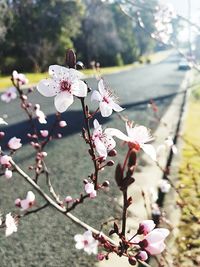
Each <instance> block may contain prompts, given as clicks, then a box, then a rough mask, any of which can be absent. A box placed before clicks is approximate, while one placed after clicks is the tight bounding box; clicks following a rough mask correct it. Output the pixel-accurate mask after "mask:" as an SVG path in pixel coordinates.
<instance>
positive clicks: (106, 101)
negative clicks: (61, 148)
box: [91, 79, 124, 117]
mask: <svg viewBox="0 0 200 267" xmlns="http://www.w3.org/2000/svg"><path fill="white" fill-rule="evenodd" d="M98 89H99V92H98V91H97V90H94V91H93V93H92V96H91V101H98V102H99V109H100V112H101V115H102V116H103V117H109V116H110V115H111V114H112V111H113V110H114V111H116V112H120V111H122V110H124V109H123V108H121V107H120V106H119V105H118V104H117V103H116V100H115V97H114V96H113V94H112V93H111V91H109V90H108V89H107V88H106V86H105V83H104V81H103V79H101V80H100V81H99V83H98Z"/></svg>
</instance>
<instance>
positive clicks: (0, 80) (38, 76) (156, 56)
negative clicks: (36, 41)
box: [0, 50, 171, 91]
mask: <svg viewBox="0 0 200 267" xmlns="http://www.w3.org/2000/svg"><path fill="white" fill-rule="evenodd" d="M170 53H171V50H167V51H160V52H157V53H152V54H149V55H145V56H142V57H141V63H147V61H148V60H149V63H158V62H160V61H162V60H164V59H165V58H166V57H167V56H168V55H169V54H170ZM140 65H141V64H140V63H139V62H134V63H133V64H127V65H124V66H113V67H105V68H100V73H101V75H106V74H111V73H116V72H120V71H126V70H129V69H130V68H136V67H138V66H140ZM82 72H83V73H84V74H85V75H86V76H92V75H93V76H95V74H96V73H95V71H94V70H93V69H85V70H83V71H82ZM25 75H26V76H27V78H28V79H29V83H30V85H35V84H36V83H38V82H39V81H40V80H42V79H45V78H47V77H48V76H49V75H48V72H44V73H25ZM10 86H12V82H11V80H10V76H0V91H3V90H4V89H5V88H8V87H10Z"/></svg>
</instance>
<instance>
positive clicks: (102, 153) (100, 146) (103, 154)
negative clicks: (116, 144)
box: [94, 138, 107, 158]
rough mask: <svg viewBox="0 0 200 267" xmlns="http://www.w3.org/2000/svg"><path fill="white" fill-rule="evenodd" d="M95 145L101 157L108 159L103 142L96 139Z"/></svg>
mask: <svg viewBox="0 0 200 267" xmlns="http://www.w3.org/2000/svg"><path fill="white" fill-rule="evenodd" d="M94 144H95V147H96V151H97V152H98V154H99V156H100V157H103V158H106V157H107V148H106V146H105V145H104V143H103V142H102V141H101V140H99V138H96V139H95V140H94Z"/></svg>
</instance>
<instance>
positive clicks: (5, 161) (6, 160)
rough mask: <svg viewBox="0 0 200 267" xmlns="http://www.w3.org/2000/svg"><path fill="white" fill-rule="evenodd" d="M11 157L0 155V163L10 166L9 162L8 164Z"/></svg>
mask: <svg viewBox="0 0 200 267" xmlns="http://www.w3.org/2000/svg"><path fill="white" fill-rule="evenodd" d="M11 159H12V158H11V157H10V156H8V155H4V156H1V157H0V163H1V165H4V166H5V167H10V166H11V164H10V160H11Z"/></svg>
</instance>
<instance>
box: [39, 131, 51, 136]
mask: <svg viewBox="0 0 200 267" xmlns="http://www.w3.org/2000/svg"><path fill="white" fill-rule="evenodd" d="M40 134H41V136H42V137H47V136H48V135H49V131H47V130H40Z"/></svg>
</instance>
